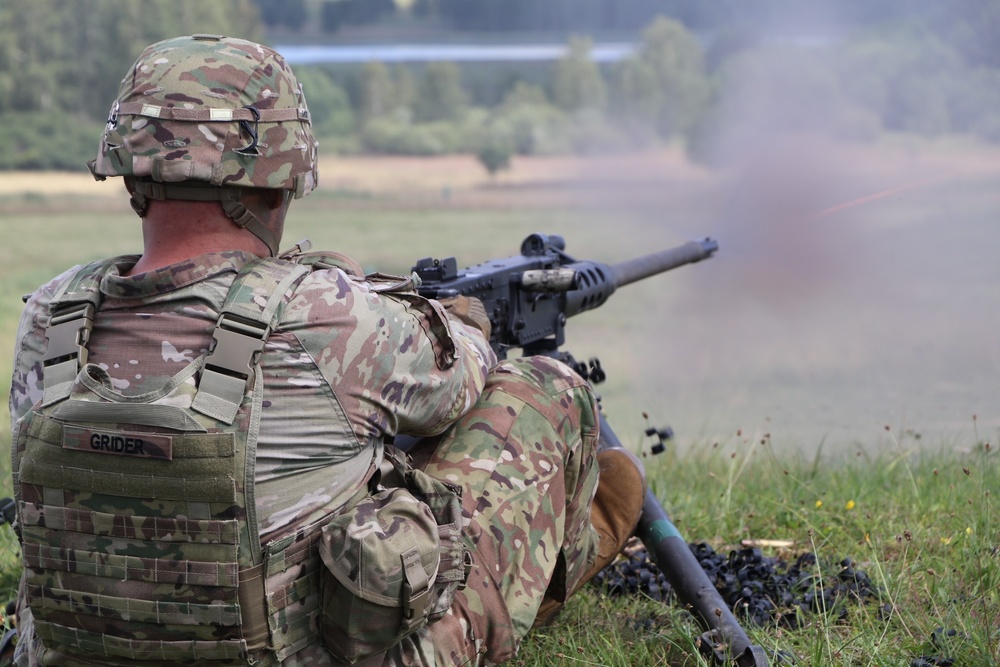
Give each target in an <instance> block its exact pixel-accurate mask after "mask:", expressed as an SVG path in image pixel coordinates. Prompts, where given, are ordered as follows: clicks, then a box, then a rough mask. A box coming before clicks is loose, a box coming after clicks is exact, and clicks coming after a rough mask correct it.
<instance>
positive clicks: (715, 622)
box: [413, 234, 768, 667]
mask: <svg viewBox="0 0 1000 667" xmlns="http://www.w3.org/2000/svg"><path fill="white" fill-rule="evenodd" d="M718 247H719V246H718V243H716V241H714V240H713V239H710V238H705V239H703V240H700V241H691V242H689V243H685V244H683V245H681V246H678V247H676V248H671V249H668V250H663V251H660V252H656V253H652V254H649V255H644V256H641V257H637V258H635V259H631V260H627V261H625V262H622V263H620V264H614V265H608V264H602V263H599V262H594V261H589V260H582V261H578V260H575V259H573V258H572V257H570V256H569V255H567V254H566V242H565V240H564V239H563V238H562V237H560V236H547V235H545V234H532V235H530V236H528V237H527V238H526V239H525V240H524V242H523V243H522V244H521V253H520V254H519V255H514V256H511V257H507V258H503V259H492V260H488V261H486V262H483V263H482V264H477V265H475V266H470V267H468V268H466V269H464V270H461V271H460V270H459V269H458V264H457V262H456V261H455V258H454V257H448V258H446V259H431V258H427V259H421V260H420V261H418V262H417V264H416V266H414V267H413V271H414V273H416V274H417V276H419V278H420V281H421V284H420V285H419V287H418V288H417V289H418V291H419V292H420V294H422V295H423V296H426V297H429V298H432V299H444V298H447V297H452V296H457V295H464V296H471V297H476V298H478V299H479V300H480V301H482V302H483V306H484V307H485V309H486V312H487V314H488V315H489V317H490V322H491V324H492V333H491V335H490V345H491V346H492V348H493V350H494V351H495V352H496V353H497V356H498V357H499V358H501V359H504V358H506V357H507V354H508V351H509V350H510V349H511V348H516V347H520V348H522V349H523V352H524V355H525V356H528V355H545V356H550V357H555V358H558V359H561V360H563V361H565V362H567V363H569V364H570V365H571V366H573V368H574V369H576V371H577V372H579V373H580V374H581V375H583V376H584V377H585V378H587V379H589V380H590V381H591V382H592V383H595V384H596V383H598V382H601V381H602V380H603V379H604V375H605V374H604V371H603V369H602V368H601V366H600V362H599V361H597V360H596V359H594V360H591V361H590V362H589V364H583V363H578V362H577V361H576V360H575V359H573V357H572V355H570V354H569V353H567V352H564V351H561V350H560V349H559V347H560V346H561V345H562V344H563V343H564V342H565V338H566V320H567V319H569V318H570V317H572V316H573V315H577V314H579V313H582V312H584V311H587V310H592V309H594V308H597V307H598V306H600V305H602V304H603V303H604V302H605V301H607V299H608V297H610V296H611V294H612V293H613V292H614V291H615V289H616V288H618V287H621V286H623V285H627V284H629V283H633V282H636V281H638V280H642V279H643V278H647V277H649V276H652V275H655V274H658V273H663V272H665V271H669V270H671V269H675V268H677V267H680V266H683V265H685V264H691V263H693V262H698V261H701V260H703V259H707V258H709V257H711V256H712V254H713V253H714V252H715V251H716V250H717V249H718ZM600 422H601V444H600V446H601V447H622V444H621V442H620V441H619V440H618V438H617V436H616V435H615V434H614V431H612V430H611V427H610V426H609V425H608V423H607V421H606V420H605V418H604V415H603V414H601V416H600ZM637 534H638V536H639V538H640V539H641V540H642V542H643V544H644V545H645V546H646V548H647V550H648V551H649V552H650V554H651V556H652V558H653V561H654V562H655V563H656V565H657V566H658V567H659V569H660V570H661V571H662V572H663V574H664V576H666V578H667V580H668V581H669V582H670V585H671V586H672V587H673V588H674V590H675V591H676V592H677V594H678V597H679V598H680V600H681V601H682V602H683V603H684V604H685V605H686V606H688V607H689V608H690V609H691V610H693V611H694V613H695V614H696V616H697V617H698V619H699V621H700V622H701V624H702V626H703V627H704V629H705V633H704V634H703V635H702V636H701V642H700V646H701V650H702V651H703V652H704V653H706V654H707V655H709V656H711V657H712V659H714V661H715V662H716V664H720V665H722V664H727V665H728V664H733V663H735V664H737V665H739V667H765V666H766V665H768V661H767V656H766V654H765V653H764V650H763V649H762V648H761V647H759V646H754V645H753V644H751V643H750V639H749V638H748V637H747V635H746V632H744V631H743V629H742V628H741V627H740V625H739V623H738V621H737V620H736V618H735V616H733V613H732V611H731V610H730V609H729V608H728V606H727V605H726V603H725V602H724V601H723V599H722V596H721V595H720V594H719V592H718V590H716V588H715V585H714V584H713V583H712V582H711V580H710V579H709V578H708V576H707V575H706V574H705V571H704V570H703V569H702V567H701V565H700V564H699V563H698V561H697V559H696V558H695V557H694V555H693V554H692V553H691V550H690V548H689V547H688V544H687V542H685V541H684V539H683V538H682V537H681V534H680V532H679V531H678V530H677V528H676V527H675V526H674V525H673V523H672V522H671V521H670V517H669V516H668V514H667V512H666V510H664V508H663V505H662V504H661V503H660V501H659V500H658V499H657V498H656V496H655V495H654V494H653V492H652V491H651V490H648V489H647V491H646V497H645V502H644V504H643V509H642V518H641V519H640V521H639V528H638V531H637Z"/></svg>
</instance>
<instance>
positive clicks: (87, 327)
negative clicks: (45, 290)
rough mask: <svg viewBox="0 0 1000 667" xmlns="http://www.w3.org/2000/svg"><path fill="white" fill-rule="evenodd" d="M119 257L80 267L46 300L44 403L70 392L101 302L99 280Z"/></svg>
mask: <svg viewBox="0 0 1000 667" xmlns="http://www.w3.org/2000/svg"><path fill="white" fill-rule="evenodd" d="M122 259H123V258H122V257H111V258H109V259H102V260H98V261H96V262H91V263H90V264H87V265H86V266H83V267H80V268H79V270H78V271H77V272H76V273H74V274H73V275H72V276H71V277H70V279H69V280H67V281H66V283H65V284H64V285H63V286H62V287H61V288H60V289H59V291H58V292H56V295H55V296H54V297H53V298H52V300H51V301H49V321H48V324H47V325H46V327H45V338H46V339H47V342H46V347H45V356H43V357H42V367H43V376H42V383H43V386H44V390H45V393H44V395H43V398H42V404H43V405H51V404H52V403H56V402H58V401H60V400H62V399H63V398H66V396H69V392H70V389H71V387H72V386H73V381H74V380H75V379H76V375H77V373H79V372H80V369H81V368H83V367H84V366H85V365H86V363H87V341H88V339H89V338H90V332H91V330H92V329H93V327H94V313H96V312H97V309H98V307H100V305H101V280H102V279H103V278H104V274H105V273H107V271H108V269H109V268H110V267H112V266H114V265H115V264H117V263H120V262H121V261H122Z"/></svg>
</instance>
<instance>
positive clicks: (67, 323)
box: [42, 303, 94, 369]
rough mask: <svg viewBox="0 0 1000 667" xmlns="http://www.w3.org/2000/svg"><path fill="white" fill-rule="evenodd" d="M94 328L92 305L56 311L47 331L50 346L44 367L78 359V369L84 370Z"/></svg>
mask: <svg viewBox="0 0 1000 667" xmlns="http://www.w3.org/2000/svg"><path fill="white" fill-rule="evenodd" d="M93 328H94V304H92V303H78V304H73V305H71V306H68V307H66V308H60V309H58V310H56V312H54V313H53V314H52V316H51V318H50V319H49V325H48V327H46V329H45V337H46V338H47V339H48V344H47V345H46V347H45V356H43V357H42V365H43V366H52V365H54V364H57V363H61V362H64V361H68V360H69V359H71V358H72V357H76V359H77V368H78V369H80V368H83V366H85V365H86V363H87V347H86V345H87V341H89V340H90V332H91V330H92V329H93Z"/></svg>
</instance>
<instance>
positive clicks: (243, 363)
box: [191, 259, 309, 424]
mask: <svg viewBox="0 0 1000 667" xmlns="http://www.w3.org/2000/svg"><path fill="white" fill-rule="evenodd" d="M308 273H309V269H308V268H306V267H304V266H299V265H298V264H294V263H291V262H285V261H280V260H274V259H262V260H258V261H256V262H250V263H249V264H247V265H246V266H244V267H243V269H242V270H241V271H240V273H239V275H237V276H236V280H235V281H234V282H233V284H232V286H231V287H230V288H229V294H228V295H227V296H226V301H225V303H224V304H223V306H222V314H221V315H220V316H219V321H218V323H217V324H216V326H215V331H214V332H213V333H212V338H213V343H212V351H211V353H210V354H209V356H208V358H206V359H205V368H204V370H203V371H202V376H201V380H200V381H199V383H198V393H197V394H196V395H195V397H194V401H193V402H192V404H191V409H192V410H196V411H197V412H200V413H201V414H203V415H207V416H209V417H212V418H213V419H217V420H219V421H221V422H223V423H225V424H232V423H233V421H234V420H235V419H236V413H237V412H239V409H240V404H241V403H242V402H243V397H244V395H245V394H246V392H247V389H248V388H249V385H250V379H251V378H252V377H253V369H254V368H255V367H256V366H257V364H258V363H259V362H260V355H261V352H262V351H263V349H264V344H265V343H266V341H267V337H268V336H269V335H270V334H271V326H272V324H273V323H274V320H276V319H277V311H278V307H279V306H280V305H281V302H282V298H283V297H284V295H285V293H286V292H287V291H288V290H289V289H291V287H292V285H293V284H295V283H296V282H298V281H299V280H300V279H301V278H302V277H304V276H305V275H306V274H308Z"/></svg>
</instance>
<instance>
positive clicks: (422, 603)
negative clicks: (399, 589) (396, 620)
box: [400, 547, 431, 632]
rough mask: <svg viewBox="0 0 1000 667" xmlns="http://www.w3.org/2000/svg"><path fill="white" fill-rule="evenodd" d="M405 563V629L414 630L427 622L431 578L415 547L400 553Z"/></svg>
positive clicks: (403, 563) (407, 630)
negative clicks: (425, 570)
mask: <svg viewBox="0 0 1000 667" xmlns="http://www.w3.org/2000/svg"><path fill="white" fill-rule="evenodd" d="M400 560H401V561H402V565H403V600H402V602H403V629H404V630H405V631H406V632H412V631H413V630H416V629H417V628H419V627H420V626H421V625H423V624H424V623H425V622H426V617H427V607H428V605H429V604H430V602H431V599H430V598H431V580H430V578H429V577H428V576H427V573H426V572H424V568H423V565H422V564H421V562H420V552H419V551H418V550H417V549H416V548H415V547H414V548H411V549H407V550H406V551H404V552H403V553H402V554H400Z"/></svg>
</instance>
